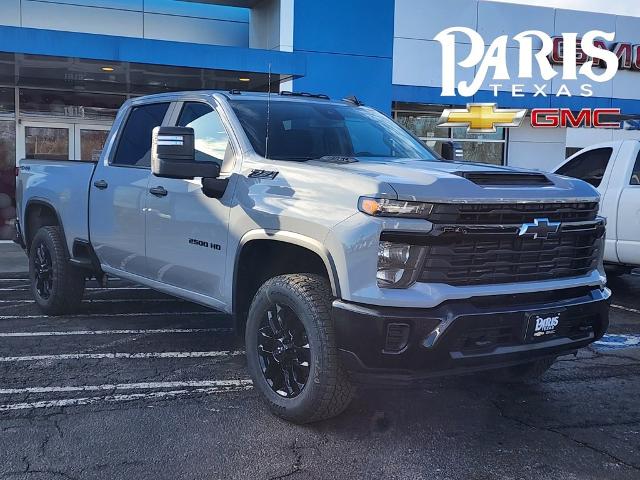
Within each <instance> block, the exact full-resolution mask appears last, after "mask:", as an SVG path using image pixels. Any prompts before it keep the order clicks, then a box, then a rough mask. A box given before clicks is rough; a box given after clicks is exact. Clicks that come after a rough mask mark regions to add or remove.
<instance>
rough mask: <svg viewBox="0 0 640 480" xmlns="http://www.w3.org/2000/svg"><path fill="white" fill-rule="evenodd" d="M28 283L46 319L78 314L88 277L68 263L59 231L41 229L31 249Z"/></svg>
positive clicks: (57, 229) (46, 228)
mask: <svg viewBox="0 0 640 480" xmlns="http://www.w3.org/2000/svg"><path fill="white" fill-rule="evenodd" d="M29 279H30V280H31V293H32V294H33V298H34V299H35V301H36V304H37V305H38V307H40V309H41V310H42V311H43V312H44V313H45V314H47V315H64V314H67V313H73V312H75V311H77V309H78V307H79V305H80V302H81V301H82V296H83V294H84V284H85V275H84V272H82V271H81V270H80V269H78V268H77V267H74V266H73V265H71V264H70V263H69V258H68V257H67V253H66V249H65V245H64V237H63V236H62V231H61V229H60V227H53V226H47V227H41V228H40V229H39V230H38V231H37V232H36V235H35V237H33V241H32V242H31V246H30V248H29Z"/></svg>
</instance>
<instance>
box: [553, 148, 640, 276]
mask: <svg viewBox="0 0 640 480" xmlns="http://www.w3.org/2000/svg"><path fill="white" fill-rule="evenodd" d="M555 173H557V174H559V175H567V176H569V177H575V178H579V179H581V180H584V181H585V182H588V183H590V184H591V185H593V186H594V187H595V188H597V189H598V192H599V193H600V196H601V201H600V215H601V216H603V217H604V218H606V219H607V236H606V241H605V249H604V262H605V266H606V267H607V273H609V274H610V275H621V274H625V273H629V272H630V271H631V270H633V269H634V268H638V267H640V142H639V141H637V140H620V141H615V142H606V143H599V144H596V145H592V146H590V147H588V148H584V149H582V150H580V151H579V152H576V153H575V154H574V155H572V156H571V157H569V158H568V159H567V160H566V161H564V162H563V163H562V164H561V165H560V166H559V167H558V168H556V170H555Z"/></svg>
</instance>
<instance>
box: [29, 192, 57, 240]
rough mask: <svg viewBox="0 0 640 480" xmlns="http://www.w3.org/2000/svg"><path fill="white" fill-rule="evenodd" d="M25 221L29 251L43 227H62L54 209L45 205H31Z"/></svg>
mask: <svg viewBox="0 0 640 480" xmlns="http://www.w3.org/2000/svg"><path fill="white" fill-rule="evenodd" d="M25 220H26V221H25V227H24V228H25V239H24V240H25V244H26V246H27V251H28V250H29V248H30V247H31V242H32V240H33V237H34V236H35V235H36V232H37V231H38V230H39V229H40V228H41V227H46V226H55V225H57V226H59V225H60V221H59V220H58V215H56V212H55V210H54V209H53V207H51V206H50V205H46V204H44V203H31V204H30V205H29V206H27V211H26V213H25Z"/></svg>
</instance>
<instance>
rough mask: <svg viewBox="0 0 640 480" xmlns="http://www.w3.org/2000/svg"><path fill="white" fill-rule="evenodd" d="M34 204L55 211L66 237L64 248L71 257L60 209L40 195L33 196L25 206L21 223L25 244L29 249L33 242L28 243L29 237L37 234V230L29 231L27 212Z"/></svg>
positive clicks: (31, 237) (64, 237)
mask: <svg viewBox="0 0 640 480" xmlns="http://www.w3.org/2000/svg"><path fill="white" fill-rule="evenodd" d="M33 205H40V206H43V207H47V208H49V209H51V211H52V212H53V214H54V215H55V216H56V219H57V220H58V226H59V227H60V230H61V231H62V237H63V239H64V242H63V243H64V249H65V251H66V253H67V256H69V257H70V254H69V248H68V246H67V236H66V234H65V233H64V225H63V224H62V219H61V218H60V214H59V213H58V210H57V209H56V208H55V207H54V206H53V204H52V203H51V202H49V201H48V200H46V199H43V198H40V197H32V198H30V199H29V200H28V201H27V204H26V205H25V207H24V225H21V227H22V230H23V232H22V234H23V235H24V242H25V245H26V246H27V250H28V247H30V246H31V243H30V242H29V243H28V244H27V241H28V239H31V240H32V239H33V236H34V235H35V233H36V232H29V219H28V218H27V212H28V211H29V208H31V207H32V206H33Z"/></svg>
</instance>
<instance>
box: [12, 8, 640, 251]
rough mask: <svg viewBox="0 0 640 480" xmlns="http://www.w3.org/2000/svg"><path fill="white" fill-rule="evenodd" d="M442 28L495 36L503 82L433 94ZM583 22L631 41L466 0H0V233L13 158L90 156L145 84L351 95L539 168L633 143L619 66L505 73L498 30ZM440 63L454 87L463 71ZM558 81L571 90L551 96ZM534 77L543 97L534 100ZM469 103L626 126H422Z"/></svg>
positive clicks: (630, 104) (629, 82) (427, 133)
mask: <svg viewBox="0 0 640 480" xmlns="http://www.w3.org/2000/svg"><path fill="white" fill-rule="evenodd" d="M454 26H456V27H468V28H471V29H473V30H475V31H477V32H478V33H480V34H481V35H482V37H483V38H484V41H485V43H486V45H487V46H488V45H489V44H490V43H491V42H492V41H493V40H494V39H495V38H497V37H499V36H500V35H508V36H509V43H508V48H507V55H506V57H507V63H508V67H509V71H510V73H511V74H512V80H511V81H501V82H500V83H501V84H502V85H501V87H499V92H498V95H497V97H496V96H494V92H493V91H492V89H491V88H492V87H489V84H491V83H496V82H492V81H490V80H486V81H485V84H484V85H483V87H482V88H481V89H480V90H479V91H478V92H477V93H476V94H475V95H474V96H473V97H471V98H465V97H461V96H447V97H444V96H442V91H441V90H442V48H441V45H440V43H439V42H437V41H436V40H434V37H435V36H436V35H437V34H438V33H439V32H441V31H442V30H444V29H446V28H449V27H454ZM594 29H597V30H603V31H605V32H616V38H615V41H614V42H611V43H610V44H608V45H607V48H610V49H615V46H616V45H617V44H618V43H620V42H622V43H624V44H630V45H636V44H640V18H634V17H622V16H616V15H606V14H596V13H588V12H580V11H569V10H561V9H551V8H541V7H533V6H522V5H513V4H506V3H497V2H490V1H478V0H446V1H445V0H441V1H440V0H429V1H426V0H395V1H394V0H349V1H345V0H322V1H319V0H235V1H234V0H220V1H216V0H184V1H183V0H3V1H2V5H1V7H0V175H1V178H0V238H9V237H10V236H11V231H12V227H11V222H12V219H13V217H14V216H15V207H14V189H15V185H14V184H15V176H14V170H15V168H14V167H15V163H16V159H17V158H25V157H26V158H56V159H68V160H79V161H90V160H93V159H96V158H97V157H98V156H99V155H100V151H101V149H102V144H103V142H104V140H105V138H106V134H107V131H108V129H109V127H110V125H111V123H112V121H113V119H114V118H115V114H116V111H117V109H118V108H119V106H120V105H121V104H122V103H123V102H124V101H125V100H126V99H127V98H131V97H135V96H140V95H146V94H150V93H158V92H166V91H172V90H196V89H221V90H230V89H239V90H258V91H267V90H268V89H269V86H270V85H271V89H272V91H274V92H275V91H278V90H293V91H304V92H313V93H324V94H327V95H329V96H330V97H332V98H343V97H346V96H350V95H355V96H356V97H358V99H360V100H361V101H363V102H364V103H365V104H367V105H370V106H373V107H375V108H377V109H379V110H381V111H383V112H385V113H387V114H389V115H392V116H393V118H395V119H396V121H398V122H399V123H401V124H403V125H405V126H406V127H407V128H409V129H410V130H412V131H413V132H414V133H415V134H416V135H417V136H419V137H421V138H422V139H423V140H424V141H426V142H427V143H428V144H429V145H430V146H433V147H434V148H436V149H437V148H439V146H440V145H441V144H442V142H447V141H451V140H453V141H457V142H460V144H461V145H462V147H463V151H464V157H465V160H473V161H480V162H487V163H494V164H504V165H515V166H525V167H530V168H537V169H543V170H544V169H547V170H548V169H551V168H553V167H554V166H555V165H557V164H558V163H559V162H561V161H562V160H563V159H564V158H565V157H566V155H567V154H569V153H572V152H574V151H576V150H577V149H579V148H581V147H584V146H587V145H590V144H593V143H596V142H598V141H606V140H611V139H618V138H639V139H640V132H639V131H638V130H637V129H636V128H637V122H635V121H633V119H632V117H633V116H634V115H640V88H638V85H639V84H640V72H639V71H637V70H634V69H633V68H629V69H623V70H621V71H619V72H618V73H617V75H616V76H615V77H614V79H613V80H611V81H609V82H606V83H601V84H600V83H594V82H592V81H589V80H588V79H586V78H582V79H581V78H579V79H578V81H568V82H567V81H563V80H562V79H561V78H559V77H560V75H558V77H556V78H554V79H553V80H550V81H544V80H542V79H536V78H533V79H528V80H527V81H526V82H523V81H519V80H517V79H515V80H513V77H516V76H517V75H518V72H517V65H518V48H517V44H516V42H515V41H514V40H513V36H514V35H516V34H518V33H520V32H523V31H526V30H540V31H543V32H546V33H547V34H548V35H549V36H551V37H554V36H559V35H562V34H563V33H565V32H574V33H577V34H578V35H582V34H584V33H586V32H588V31H590V30H594ZM534 46H535V45H534ZM457 47H458V48H457V50H458V51H459V55H460V56H461V57H463V56H464V55H465V54H467V53H468V50H469V45H468V42H467V41H466V40H465V38H463V36H461V37H460V39H459V44H458V45H457ZM634 50H635V49H633V48H631V47H630V50H629V51H634ZM632 60H637V59H632V58H631V57H630V58H629V62H632ZM632 63H634V62H632ZM637 63H639V64H640V60H638V62H637ZM554 68H558V69H560V68H561V67H559V66H556V67H554ZM456 73H457V76H458V80H469V81H470V80H472V79H473V77H474V73H475V71H474V68H470V69H465V70H463V69H459V70H458V71H457V72H456ZM534 74H535V71H534ZM521 83H522V84H525V85H523V86H521V87H518V88H519V89H521V90H522V92H523V93H522V95H521V96H518V97H513V96H512V93H511V88H512V84H521ZM583 83H591V84H592V90H593V95H592V96H591V97H581V96H580V95H579V94H580V85H581V84H583ZM563 84H565V87H566V89H568V90H569V91H571V93H572V96H570V97H569V96H567V95H563V96H560V97H557V96H556V94H557V93H558V92H559V91H560V90H562V85H563ZM536 85H537V87H538V88H536ZM542 85H544V86H545V88H544V92H545V94H546V95H542V94H540V93H539V92H538V94H536V92H537V91H538V90H539V89H540V87H541V86H542ZM469 102H496V103H497V104H498V106H499V107H512V108H526V109H531V108H535V107H570V108H571V109H572V110H580V109H581V108H585V107H613V108H620V109H621V110H622V113H623V115H626V116H629V117H630V118H631V120H630V121H627V122H624V123H623V127H622V128H620V129H615V130H614V129H606V130H602V129H597V130H596V129H584V128H574V129H564V128H557V129H533V128H531V126H530V124H529V123H528V122H527V121H525V122H523V125H522V126H521V127H519V128H514V129H510V130H509V131H506V130H504V129H500V128H499V129H497V132H496V133H492V134H483V135H471V134H468V133H467V132H466V129H465V128H439V127H437V122H438V119H439V117H440V115H441V114H442V111H443V109H445V108H448V107H451V106H455V107H464V106H465V105H466V104H467V103H469ZM629 117H627V118H629Z"/></svg>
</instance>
